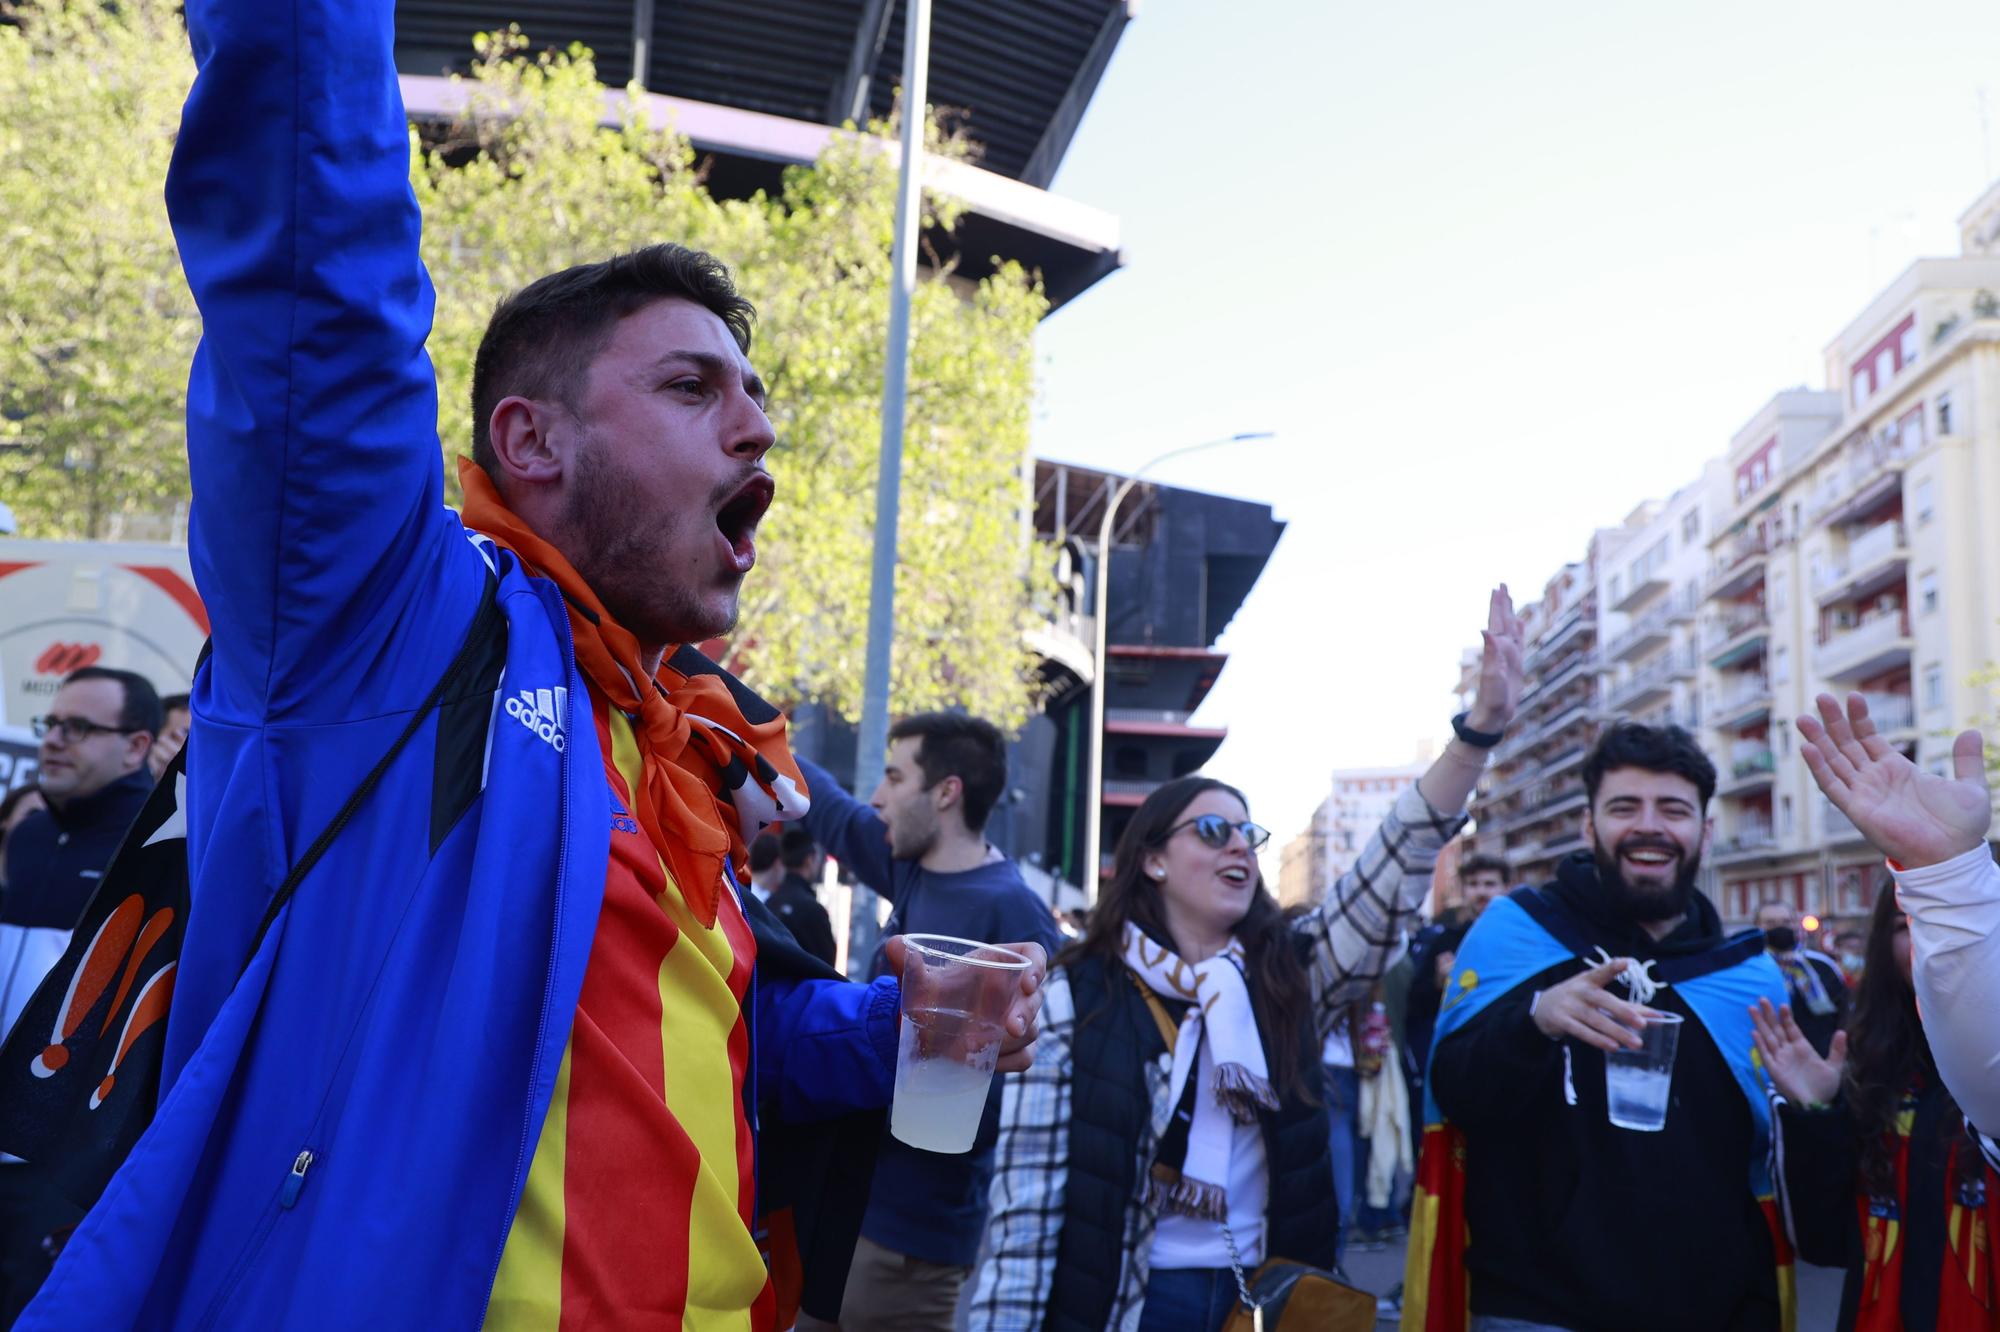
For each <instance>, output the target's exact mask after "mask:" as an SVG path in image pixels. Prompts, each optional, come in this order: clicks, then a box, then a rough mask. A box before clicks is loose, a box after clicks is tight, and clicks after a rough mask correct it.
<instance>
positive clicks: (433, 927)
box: [21, 0, 1040, 1332]
mask: <svg viewBox="0 0 2000 1332" xmlns="http://www.w3.org/2000/svg"><path fill="white" fill-rule="evenodd" d="M393 8H394V6H393V4H392V0H292V2H291V3H286V4H272V3H269V0H189V4H188V5H187V22H188V29H189V32H190V34H191V36H192V38H193V41H194V49H195V58H196V61H197V65H198V70H199V72H198V75H197V78H196V80H195V85H194V89H193V92H192V93H191V95H190V97H189V99H188V104H187V109H186V113H185V116H184V119H183V122H182V126H181V131H180V134H179V137H178V139H177V142H176V146H175V151H174V160H173V167H172V171H171V173H170V176H169V179H168V183H167V203H168V208H169V212H170V213H171V216H172V219H173V224H174V229H175V235H176V237H177V239H178V241H179V244H180V249H181V256H182V262H183V265H184V266H185V268H186V271H187V277H188V282H189V285H190V287H191V288H192V290H193V292H194V294H195V297H196V300H197V301H198V302H199V304H200V307H201V313H202V320H203V336H202V341H201V346H200V350H199V351H198V353H197V354H196V358H195V364H194V370H193V376H192V380H191V383H190V385H189V391H188V451H189V462H190V467H191V469H192V475H193V489H194V495H195V501H194V516H193V522H192V527H191V547H192V551H191V554H192V559H193V563H194V568H195V575H196V578H197V580H198V582H199V584H200V587H201V592H202V595H203V598H204V600H205V601H206V603H207V605H208V607H209V611H210V615H211V619H212V621H213V624H214V644H213V653H212V655H211V656H210V657H209V659H208V660H207V662H206V663H205V665H204V666H203V667H202V668H201V670H200V672H199V674H198V676H197V679H196V681H195V687H194V698H193V704H194V722H193V727H192V734H191V736H190V739H189V743H188V771H187V778H186V796H185V813H186V825H187V850H188V861H189V867H190V873H191V884H192V890H191V895H192V911H191V914H190V917H189V920H188V925H187V933H186V937H185V941H184V943H183V944H182V947H181V953H180V958H179V963H178V972H177V975H176V976H175V978H174V983H173V997H172V1007H171V1011H170V1015H169V1017H168V1020H167V1031H166V1047H165V1056H164V1063H163V1066H162V1072H161V1079H160V1093H159V1105H158V1111H157V1115H156V1117H155V1118H154V1120H153V1122H152V1124H151V1126H150V1127H149V1128H148V1130H147V1131H146V1133H145V1135H144V1136H143V1137H142V1138H141V1139H140V1140H139V1142H138V1145H137V1146H136V1147H135V1148H134V1149H133V1151H132V1153H131V1155H130V1157H129V1158H128V1159H127V1160H126V1162H125V1163H124V1166H123V1168H122V1169H120V1170H119V1172H118V1174H117V1175H116V1176H115V1177H114V1178H113V1179H112V1181H111V1184H110V1186H109V1187H108V1188H107V1190H106V1191H105V1193H104V1195H103V1196H102V1198H101V1199H100V1200H99V1201H98V1203H97V1205H96V1206H95V1208H93V1210H92V1211H91V1213H90V1215H89V1217H88V1218H87V1219H86V1221H85V1222H84V1224H83V1225H82V1226H81V1227H80V1228H79V1229H78V1231H77V1233H76V1235H75V1236H74V1238H73V1239H72V1240H71V1241H70V1243H69V1245H68V1247H67V1249H66V1250H65V1252H64V1254H63V1256H62V1259H61V1261H60V1262H59V1263H58V1264H57V1267H56V1270H55V1272H54V1274H53V1275H52V1276H51V1277H50V1279H49V1282H48V1284H47V1285H46V1286H45V1287H44V1288H43V1291H42V1293H41V1295H40V1297H39V1298H38V1299H37V1301H36V1302H35V1303H34V1304H33V1305H32V1306H30V1308H29V1310H28V1311H27V1314H26V1315H25V1318H24V1320H23V1322H22V1323H21V1326H22V1327H26V1328H65V1329H67V1328H77V1327H195V1326H200V1327H248V1328H260V1329H261V1328H278V1327H283V1328H312V1327H340V1328H355V1327H376V1328H391V1327H450V1328H460V1327H473V1326H478V1325H481V1324H482V1323H484V1324H487V1325H492V1326H499V1327H528V1326H534V1327H556V1326H559V1325H560V1326H563V1327H606V1328H626V1327H662V1328H667V1327H673V1328H679V1327H688V1328H701V1327H731V1328H744V1327H747V1328H751V1329H756V1330H757V1332H763V1330H765V1329H773V1328H778V1327H783V1326H787V1325H789V1323H790V1321H791V1316H792V1313H793V1311H794V1308H795V1306H796V1305H798V1304H799V1303H801V1302H802V1303H803V1305H804V1306H805V1307H806V1308H808V1309H813V1308H817V1309H819V1310H822V1311H824V1312H825V1313H827V1314H828V1316H832V1315H833V1314H834V1312H835V1311H836V1310H837V1309H838V1305H839V1285H840V1278H841V1277H842V1276H843V1275H844V1273H845V1270H846V1266H847V1257H848V1252H847V1251H848V1249H849V1248H851V1246H852V1243H853V1235H854V1227H855V1225H856V1224H858V1206H859V1200H858V1199H857V1198H853V1197H852V1194H853V1193H855V1192H857V1191H856V1190H846V1192H847V1194H848V1195H849V1206H848V1208H847V1210H846V1212H843V1211H842V1210H841V1208H840V1207H839V1206H838V1205H837V1204H838V1197H839V1195H840V1194H841V1193H842V1192H843V1190H842V1189H841V1188H839V1187H832V1188H827V1187H822V1188H820V1189H819V1190H818V1191H817V1195H816V1194H815V1191H814V1190H813V1189H812V1187H811V1180H810V1179H804V1180H802V1179H801V1178H799V1175H800V1174H801V1173H805V1174H810V1173H811V1171H813V1170H815V1169H816V1170H818V1171H819V1172H821V1173H820V1176H819V1178H820V1182H821V1184H822V1185H826V1184H837V1180H835V1179H833V1178H831V1177H830V1176H829V1175H828V1174H827V1172H829V1171H832V1172H836V1173H837V1172H838V1171H839V1170H840V1169H842V1168H843V1163H842V1162H839V1161H836V1162H833V1163H831V1164H829V1163H828V1162H827V1161H826V1160H825V1159H824V1158H825V1155H826V1154H825V1153H822V1154H821V1157H820V1159H819V1160H818V1161H817V1162H815V1161H814V1158H813V1153H812V1151H811V1145H812V1143H813V1141H814V1140H815V1136H817V1138H818V1139H819V1140H823V1141H824V1140H832V1139H833V1138H834V1137H835V1136H837V1133H838V1129H837V1126H838V1125H839V1124H841V1123H843V1122H845V1121H846V1120H851V1119H853V1118H854V1117H855V1116H857V1115H860V1116H862V1117H863V1118H864V1119H865V1120H866V1127H867V1128H868V1129H870V1130H871V1134H870V1139H871V1140H872V1129H873V1127H874V1125H875V1123H877V1122H879V1120H877V1119H873V1118H868V1117H867V1112H870V1111H879V1109H880V1108H881V1107H882V1106H884V1105H885V1104H886V1103H887V1100H888V1097H889V1092H890V1087H891V1082H892V1076H893V1067H894V1060H895V1049H896V1036H895V1025H896V1021H897V1006H898V991H897V982H896V979H895V974H894V973H895V971H896V965H895V964H896V962H897V960H898V958H899V950H897V949H895V948H894V947H893V946H892V948H891V950H890V961H891V966H890V973H891V974H889V975H886V976H884V977H882V978H880V979H878V980H877V981H876V982H874V983H873V984H871V985H868V986H860V985H853V984H849V983H847V982H845V981H842V980H839V979H837V978H835V977H834V976H833V974H832V973H831V971H830V970H826V969H824V968H822V967H821V966H820V964H818V963H817V962H814V961H811V960H810V959H808V958H806V957H805V955H804V954H803V953H801V952H798V951H797V950H795V949H788V948H787V947H785V946H784V945H783V944H782V942H781V935H782V932H781V931H778V930H776V929H775V927H772V926H771V925H770V924H769V921H768V917H766V916H765V914H764V912H763V909H762V907H761V906H758V905H757V904H756V903H755V902H754V899H750V898H749V896H748V894H745V893H742V892H741V891H740V890H739V885H738V882H737V874H738V872H739V868H740V867H741V866H742V864H743V863H744V848H745V844H746V842H747V840H748V839H749V838H751V837H754V836H755V835H756V834H757V833H758V832H759V831H760V830H761V829H762V828H763V827H764V826H766V825H768V824H769V823H772V822H775V821H779V820H783V819H793V818H797V817H799V816H801V815H802V814H803V813H804V812H805V810H806V808H807V805H808V794H807V792H806V790H805V789H804V786H803V783H802V782H801V780H800V778H799V774H798V769H797V766H796V765H795V764H794V762H793V761H792V759H791V756H790V754H789V752H788V751H787V748H786V744H785V739H784V729H785V727H784V719H783V718H782V717H781V716H780V715H779V714H778V713H777V712H776V711H775V709H773V708H771V707H770V706H769V705H768V704H766V703H765V702H764V701H763V700H761V699H759V698H757V697H756V696H755V695H754V694H752V693H750V692H749V691H748V690H746V689H744V688H743V687H742V686H741V685H740V684H738V683H737V682H736V681H734V680H733V679H731V678H729V677H728V676H726V675H725V674H723V673H722V672H721V671H719V670H717V669H716V668H715V667H714V666H713V665H711V664H710V663H709V662H707V661H706V659H704V658H702V657H701V656H700V654H698V653H696V652H695V651H693V650H692V649H691V648H689V647H687V646H686V645H687V644H690V643H694V642H698V641H701V640H703V639H706V638H709V637H712V636H715V635H717V634H720V633H723V632H725V631H727V630H728V629H729V628H730V627H731V626H732V625H733V624H734V622H735V618H736V607H737V596H738V591H739V589H740V587H741V585H742V582H743V579H744V577H745V575H746V574H748V573H749V572H750V570H751V567H752V566H753V565H754V563H755V560H756V545H755V535H756V530H757V523H758V519H759V518H760V517H761V516H762V515H763V513H764V511H765V509H766V508H767V507H768V505H769V504H770V502H771V499H772V496H773V490H774V487H773V481H772V479H771V477H770V475H769V473H768V472H767V471H766V470H765V468H764V465H763V464H764V455H765V453H766V451H767V450H768V449H770V447H771V445H772V443H773V439H772V433H771V425H770V422H769V421H768V420H767V419H766V416H765V413H764V394H763V386H762V384H761V382H760V381H759V379H758V378H757V375H756V373H755V371H754V370H753V369H752V367H751V363H750V361H749V359H748V355H747V353H748V349H749V346H750V331H751V318H752V312H751V310H750V307H749V305H748V303H747V302H745V301H744V300H743V299H742V298H741V297H740V296H738V295H737V293H736V292H735V290H734V288H733V286H732V285H731V283H730V280H729V276H728V273H727V272H726V270H725V269H723V267H722V266H721V265H720V264H718V263H716V262H715V261H714V260H713V259H711V258H709V257H708V256H706V255H702V254H698V253H694V252H691V251H687V250H683V249H680V248H678V247H674V246H664V245H663V246H658V247H655V248H652V249H649V250H645V251H641V252H638V253H636V254H630V255H625V256H622V257H619V258H616V259H611V260H609V261H607V262H604V263H601V264H593V265H587V266H584V267H580V268H575V269H570V270H567V271H565V272H562V273H558V274H554V275H552V276H550V277H547V278H544V279H542V280H540V281H538V282H536V283H534V284H532V285H531V286H529V287H528V288H526V289H525V290H523V291H521V292H519V293H517V294H516V295H514V296H513V297H511V298H509V299H508V300H507V301H505V302H503V303H502V305H501V306H500V308H499V309H498V310H497V311H496V312H495V314H494V316H493V320H492V323H491V325H490V326H489V328H488V330H487V335H486V338H485V340H484V342H483V344H482V345H481V348H480V351H479V355H478V360H477V364H476V367H475V370H474V388H473V397H474V420H475V431H474V435H475V437H474V440H473V450H472V452H473V462H472V463H471V464H466V465H463V466H462V468H461V476H462V479H463V482H464V487H465V495H466V504H465V512H464V518H463V520H462V521H461V519H460V517H459V516H458V515H455V514H453V513H452V512H451V511H450V510H448V509H446V508H445V507H444V505H443V502H442V498H443V497H442V484H441V477H440V475H439V471H438V464H437V457H438V445H437V438H436V434H435V430H436V421H437V402H436V386H435V380H434V377H433V374H432V371H431V366H430V363H429V361H428V359H427V357H426V355H425V352H424V340H425V337H426V335H427V333H428V331H429V328H430V321H431V311H432V296H431V289H430V286H429V283H428V279H427V278H426V276H425V273H424V271H423V268H422V266H421V264H420V262H419V260H418V257H417V239H418V216H417V209H416V204H415V201H414V198H413V197H412V194H411V191H410V185H409V177H408V168H409V129H408V125H407V123H406V121H405V119H404V115H403V109H402V105H401V101H400V98H399V95H398V88H397V81H396V74H395V69H394V66H393V63H392V61H391V46H392V36H393V33H392V12H393ZM468 529H470V530H468ZM405 732H408V737H407V739H405V738H404V737H405ZM390 754H393V755H394V758H393V760H392V761H390V762H389V763H388V765H387V767H386V768H385V769H384V771H383V773H382V775H381V776H380V778H379V781H378V783H377V784H376V785H374V786H373V788H372V789H371V790H370V791H369V795H368V798H367V799H366V800H365V801H364V802H363V803H362V804H361V805H360V806H359V808H358V811H357V812H355V813H354V815H353V817H351V818H345V819H341V818H337V817H336V816H337V815H339V814H340V813H341V812H342V810H343V807H344V805H345V804H346V802H347V800H348V798H349V796H350V795H351V794H352V793H353V792H355V791H356V790H357V789H361V788H363V787H364V786H365V785H366V783H367V780H368V779H369V774H370V773H371V770H373V769H375V768H376V767H377V765H378V764H380V763H382V761H383V759H384V756H385V755H390ZM325 832H331V835H332V841H331V849H330V850H327V851H326V852H325V854H324V855H323V856H322V857H320V858H318V859H317V860H316V861H314V862H313V868H312V869H311V871H310V873H308V874H307V875H306V876H305V877H304V878H303V880H302V881H301V882H299V883H297V885H296V887H295V889H294V890H293V891H291V892H290V893H288V894H284V895H282V896H280V895H279V894H278V893H277V891H276V890H277V889H278V887H279V886H280V885H281V884H282V883H283V882H284V881H285V880H286V879H287V875H288V873H289V871H290V870H291V867H292V866H293V865H294V864H296V863H299V862H300V861H301V857H302V855H303V854H305V853H306V850H307V847H308V845H309V844H312V843H314V842H315V841H317V840H320V838H321V834H322V833H325ZM1024 946H1025V945H1024ZM1037 960H1038V961H1040V958H1039V955H1038V953H1037ZM1038 973H1039V967H1037V968H1034V969H1031V973H1030V976H1029V978H1028V979H1027V980H1025V981H1024V983H1023V987H1022V991H1021V993H1020V995H1019V997H1018V998H1017V1000H1016V1002H1015V1005H1014V1009H1013V1012H1012V1013H1011V1014H1010V1019H1009V1029H1010V1033H1011V1036H1010V1039H1009V1041H1008V1044H1007V1047H1006V1048H1005V1050H1004V1052H1003V1060H1002V1064H1001V1067H1002V1068H1008V1067H1015V1068H1018V1067H1023V1066H1025V1064H1026V1062H1027V1060H1028V1058H1029V1056H1030V1053H1031V1044H1032V1040H1033V1034H1034V1018H1035V1011H1036V1009H1037V1008H1038V1006H1039V1002H1040V1000H1039V993H1038V989H1037V986H1038V985H1039V974H1038ZM786 1125H792V1126H798V1125H805V1126H808V1129H809V1130H810V1131H809V1132H807V1133H804V1134H794V1135H791V1138H790V1139H789V1140H788V1139H787V1137H786V1135H785V1134H784V1133H783V1132H782V1129H783V1127H784V1126H786ZM801 1144H803V1145H801ZM781 1148H782V1149H781ZM781 1166H782V1167H785V1169H781V1168H780V1167H781ZM846 1168H848V1169H852V1163H851V1162H848V1163H846ZM862 1168H863V1169H864V1170H865V1159H864V1161H863V1164H862ZM787 1169H789V1170H790V1171H791V1174H790V1176H789V1177H783V1178H781V1176H785V1175H786V1170H787ZM865 1177H866V1176H865V1174H864V1175H863V1176H861V1178H863V1179H865ZM830 1196H831V1197H832V1198H833V1199H834V1201H833V1202H828V1198H829V1197H830ZM802 1282H803V1294H802V1295H801V1289H802V1288H801V1283H802Z"/></svg>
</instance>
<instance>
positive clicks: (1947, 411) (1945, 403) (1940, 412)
mask: <svg viewBox="0 0 2000 1332" xmlns="http://www.w3.org/2000/svg"><path fill="white" fill-rule="evenodd" d="M1937 428H1938V433H1939V434H1940V435H1949V434H1950V433H1951V390H1950V389H1946V390H1945V391H1944V392H1942V393H1940V394H1938V395H1937Z"/></svg>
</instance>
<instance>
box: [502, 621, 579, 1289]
mask: <svg viewBox="0 0 2000 1332" xmlns="http://www.w3.org/2000/svg"><path fill="white" fill-rule="evenodd" d="M536 599H537V600H539V601H540V602H541V603H542V610H543V613H544V614H546V613H547V612H548V610H549V599H548V597H546V596H545V595H543V594H542V593H541V592H539V591H537V593H536ZM555 610H556V621H557V623H558V624H560V625H561V626H562V645H563V654H562V660H563V673H564V674H565V675H566V676H570V675H574V674H575V673H576V639H575V636H574V635H573V634H572V633H571V631H570V624H569V611H568V609H567V608H565V607H564V606H562V605H561V604H560V603H558V604H557V606H556V607H555ZM581 703H582V710H583V715H584V716H585V717H588V716H589V715H590V695H589V693H588V692H587V691H586V692H585V693H583V694H582V695H581ZM576 715H577V704H576V703H574V702H573V703H572V704H571V705H570V716H571V717H575V716H576ZM575 752H576V746H575V745H574V744H571V745H565V746H564V747H563V749H562V752H561V756H560V757H559V758H558V759H557V762H558V764H559V765H560V768H561V773H562V780H561V783H560V791H559V793H558V796H557V800H556V829H557V832H556V893H555V924H554V926H553V927H552V928H551V929H550V931H549V965H548V969H547V970H546V971H545V972H544V973H543V975H542V1015H541V1020H540V1021H539V1022H537V1023H536V1025H535V1058H534V1062H533V1063H531V1064H530V1065H529V1066H528V1086H529V1088H530V1092H529V1095H530V1098H531V1099H530V1101H529V1106H528V1112H527V1113H526V1114H524V1115H523V1116H522V1118H521V1145H520V1147H519V1148H518V1149H517V1151H516V1153H515V1157H514V1181H513V1184H512V1186H511V1187H510V1188H509V1189H508V1196H509V1197H510V1198H519V1197H520V1196H521V1189H522V1186H523V1184H524V1182H525V1180H526V1178H527V1173H528V1160H529V1156H530V1154H531V1153H532V1151H533V1147H534V1144H533V1137H534V1129H535V1122H534V1102H533V1100H532V1096H533V1088H534V1086H535V1084H536V1083H538V1082H540V1081H541V1079H542V1047H543V1045H544V1044H545V1043H546V1041H547V1039H548V1030H549V1006H550V1004H551V1003H553V1002H554V999H555V988H556V959H557V958H558V957H560V956H561V955H562V923H563V895H564V894H563V886H564V885H563V880H564V878H565V876H566V875H567V873H568V870H569V788H570V780H571V771H570V756H571V755H572V754H573V753H575ZM513 1228H514V1224H513V1218H512V1217H511V1216H510V1217H508V1218H507V1224H506V1225H504V1226H502V1227H501V1229H500V1242H499V1243H498V1244H496V1245H495V1246H494V1247H493V1261H492V1263H491V1264H490V1265H489V1266H488V1269H487V1273H486V1303H487V1304H490V1303H491V1302H492V1299H493V1284H494V1283H495V1282H496V1281H498V1280H499V1279H500V1262H501V1259H502V1258H504V1257H505V1256H506V1253H507V1237H508V1235H509V1233H511V1232H512V1230H513ZM485 1308H486V1305H485V1304H482V1305H481V1306H480V1312H481V1316H482V1319H483V1317H484V1313H485Z"/></svg>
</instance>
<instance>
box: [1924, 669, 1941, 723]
mask: <svg viewBox="0 0 2000 1332" xmlns="http://www.w3.org/2000/svg"><path fill="white" fill-rule="evenodd" d="M1924 707H1925V709H1926V710H1928V711H1931V712H1936V711H1937V710H1938V709H1940V708H1942V707H1944V667H1942V666H1926V667H1924Z"/></svg>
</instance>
